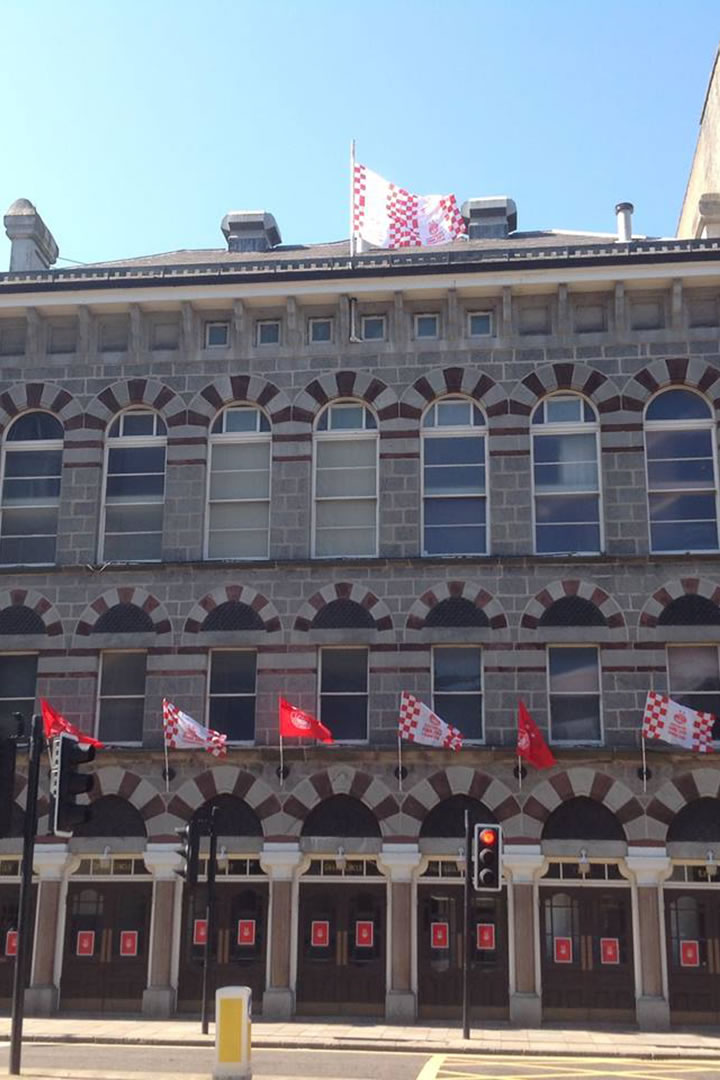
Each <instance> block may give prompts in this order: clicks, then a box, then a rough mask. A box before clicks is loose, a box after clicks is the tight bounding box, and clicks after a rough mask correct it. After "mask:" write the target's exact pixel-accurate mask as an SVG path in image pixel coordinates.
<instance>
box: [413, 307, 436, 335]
mask: <svg viewBox="0 0 720 1080" xmlns="http://www.w3.org/2000/svg"><path fill="white" fill-rule="evenodd" d="M420 319H434V320H435V333H434V334H420V333H419V332H418V327H419V326H420ZM440 335H441V331H440V315H439V313H438V312H437V311H419V312H418V313H417V314H416V315H414V316H413V336H414V338H415V340H416V341H439V340H440Z"/></svg>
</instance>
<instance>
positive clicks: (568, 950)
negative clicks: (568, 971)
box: [553, 937, 573, 964]
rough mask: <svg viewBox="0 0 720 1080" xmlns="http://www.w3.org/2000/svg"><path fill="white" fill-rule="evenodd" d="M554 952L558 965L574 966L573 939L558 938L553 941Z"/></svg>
mask: <svg viewBox="0 0 720 1080" xmlns="http://www.w3.org/2000/svg"><path fill="white" fill-rule="evenodd" d="M553 951H554V956H555V963H556V964H572V958H573V955H572V954H573V947H572V938H569V937H556V938H554V939H553Z"/></svg>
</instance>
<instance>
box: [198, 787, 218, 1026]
mask: <svg viewBox="0 0 720 1080" xmlns="http://www.w3.org/2000/svg"><path fill="white" fill-rule="evenodd" d="M215 813H216V808H215V807H214V806H213V808H212V810H211V811H210V823H209V824H210V852H209V857H208V864H207V894H206V902H205V927H206V934H205V950H204V952H203V979H202V1014H201V1030H202V1033H203V1035H207V1033H208V1013H209V1003H208V989H209V982H210V962H211V960H212V943H213V941H214V938H215V868H216V866H217V832H216V829H215Z"/></svg>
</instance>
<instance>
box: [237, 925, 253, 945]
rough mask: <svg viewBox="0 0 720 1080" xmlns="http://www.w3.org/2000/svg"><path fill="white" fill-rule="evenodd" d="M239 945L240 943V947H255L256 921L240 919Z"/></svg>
mask: <svg viewBox="0 0 720 1080" xmlns="http://www.w3.org/2000/svg"><path fill="white" fill-rule="evenodd" d="M237 943H238V945H254V944H255V920H254V919H238V933H237Z"/></svg>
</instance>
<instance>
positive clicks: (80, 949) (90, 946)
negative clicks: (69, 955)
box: [75, 930, 95, 956]
mask: <svg viewBox="0 0 720 1080" xmlns="http://www.w3.org/2000/svg"><path fill="white" fill-rule="evenodd" d="M75 955H76V956H94V955H95V931H94V930H78V935H77V938H76V940H75Z"/></svg>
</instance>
